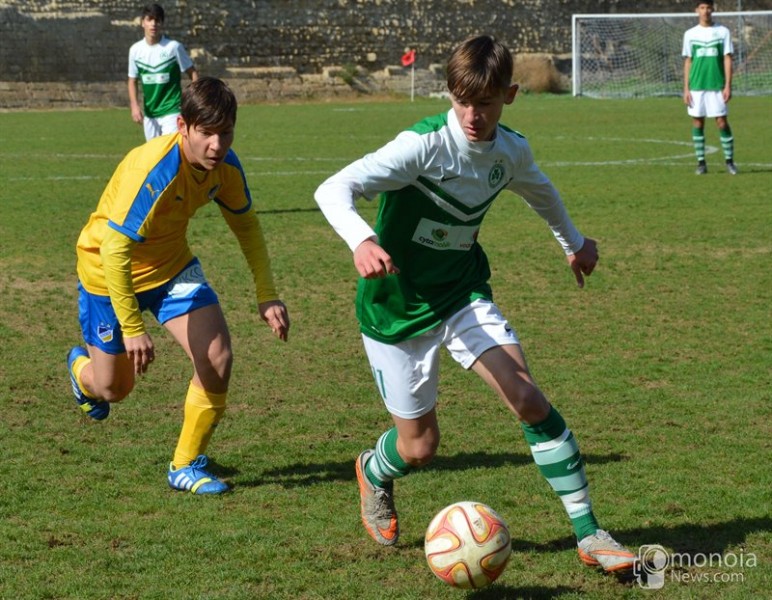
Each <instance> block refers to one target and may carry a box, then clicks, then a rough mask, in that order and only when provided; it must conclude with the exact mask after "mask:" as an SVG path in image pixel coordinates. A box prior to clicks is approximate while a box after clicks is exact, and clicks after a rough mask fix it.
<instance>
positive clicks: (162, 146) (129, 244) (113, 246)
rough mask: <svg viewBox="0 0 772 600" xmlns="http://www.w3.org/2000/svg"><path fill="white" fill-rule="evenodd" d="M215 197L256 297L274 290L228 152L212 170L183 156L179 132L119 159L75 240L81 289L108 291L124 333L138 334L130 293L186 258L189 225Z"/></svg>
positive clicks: (160, 279) (163, 277) (169, 274)
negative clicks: (244, 261)
mask: <svg viewBox="0 0 772 600" xmlns="http://www.w3.org/2000/svg"><path fill="white" fill-rule="evenodd" d="M212 201H214V202H216V203H217V204H218V205H219V207H220V210H221V212H222V214H223V216H224V218H225V219H226V221H227V223H228V225H229V227H230V229H231V230H232V231H233V233H234V234H235V235H236V237H237V239H238V241H239V245H240V246H241V249H242V251H243V253H244V255H245V257H246V259H247V263H248V264H249V267H250V270H251V271H252V274H253V278H254V281H255V288H256V295H257V301H258V303H261V302H267V301H269V300H276V299H278V296H277V294H276V289H275V287H274V284H273V277H272V274H271V269H270V262H269V259H268V252H267V249H266V246H265V240H264V238H263V234H262V229H261V227H260V222H259V220H258V218H257V214H256V213H255V211H254V209H253V207H252V198H251V195H250V192H249V188H248V187H247V183H246V177H245V176H244V171H243V169H242V167H241V163H240V162H239V160H238V157H237V156H236V153H235V152H234V151H233V150H229V152H228V154H227V156H226V157H225V160H224V161H223V162H222V163H220V164H219V165H218V166H217V167H216V168H215V169H213V170H212V171H202V170H198V169H196V168H194V167H193V166H192V165H191V164H189V163H188V162H187V160H186V159H185V156H184V153H183V149H182V136H181V135H180V134H173V135H165V136H160V137H157V138H154V139H152V140H150V141H149V142H147V143H146V144H143V145H142V146H139V147H137V148H135V149H133V150H132V151H131V152H129V153H128V154H127V155H126V157H125V158H124V159H123V161H121V163H120V164H119V165H118V167H117V169H116V170H115V173H113V176H112V178H111V179H110V182H109V183H108V184H107V187H106V188H105V190H104V192H103V193H102V197H101V198H100V200H99V203H98V205H97V207H96V210H95V211H94V212H93V213H91V216H90V218H89V220H88V223H86V226H85V227H84V228H83V230H82V231H81V233H80V237H79V238H78V243H77V255H78V265H77V269H78V278H79V279H80V282H81V283H82V284H83V287H84V288H85V289H86V291H88V292H90V293H92V294H96V295H101V296H110V298H111V301H112V304H113V306H114V308H115V311H116V314H117V316H118V320H119V321H120V323H121V326H122V328H123V330H124V335H126V336H127V337H133V336H136V335H140V334H141V333H144V326H143V325H142V319H141V316H140V312H139V308H138V304H137V302H136V298H135V297H134V294H136V293H138V292H143V291H147V290H151V289H154V288H156V287H158V286H159V285H163V284H164V283H166V282H167V281H169V280H170V279H172V278H173V277H174V276H175V275H177V273H179V272H180V271H181V270H182V269H183V268H184V267H185V266H186V265H187V264H188V263H189V262H190V261H191V260H192V259H193V253H192V252H191V250H190V247H189V246H188V241H187V236H186V233H187V228H188V222H189V221H190V218H191V217H192V216H193V214H194V213H195V212H196V211H197V210H198V209H199V208H200V207H202V206H204V205H205V204H207V203H209V202H212Z"/></svg>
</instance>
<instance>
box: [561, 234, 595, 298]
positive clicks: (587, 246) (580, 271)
mask: <svg viewBox="0 0 772 600" xmlns="http://www.w3.org/2000/svg"><path fill="white" fill-rule="evenodd" d="M598 258H599V256H598V244H597V243H596V242H595V240H593V239H591V238H588V237H586V238H584V245H583V246H582V248H581V249H580V250H577V251H576V252H575V253H574V254H569V255H568V264H569V266H570V267H571V270H572V271H573V272H574V276H575V277H576V284H577V285H578V286H579V287H580V288H583V287H584V276H585V275H590V274H591V273H592V272H593V270H594V269H595V265H596V264H598Z"/></svg>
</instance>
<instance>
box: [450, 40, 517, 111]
mask: <svg viewBox="0 0 772 600" xmlns="http://www.w3.org/2000/svg"><path fill="white" fill-rule="evenodd" d="M513 72H514V59H513V58H512V53H511V52H510V51H509V50H508V49H507V47H506V46H504V44H502V43H501V42H499V41H497V40H496V39H495V38H493V37H491V36H489V35H481V36H477V37H471V38H468V39H466V40H464V41H463V42H461V43H460V44H459V45H458V46H457V47H456V48H455V49H454V50H453V52H452V53H451V55H450V58H449V59H448V68H447V75H448V91H449V92H450V93H451V94H452V95H453V96H454V97H455V98H457V99H459V100H468V99H469V98H475V97H478V96H482V95H488V94H495V93H499V92H501V91H504V90H506V89H507V88H508V87H509V86H510V85H511V84H512V75H513Z"/></svg>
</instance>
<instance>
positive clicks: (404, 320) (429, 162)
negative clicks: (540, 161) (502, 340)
mask: <svg viewBox="0 0 772 600" xmlns="http://www.w3.org/2000/svg"><path fill="white" fill-rule="evenodd" d="M504 190H510V191H512V192H515V193H516V194H518V195H520V196H521V197H522V198H523V199H524V200H525V201H526V203H527V204H528V205H529V206H530V207H531V208H532V209H533V210H535V211H536V212H537V214H539V216H541V217H542V218H543V219H544V220H545V221H546V222H547V224H548V226H549V227H550V228H551V230H552V232H553V234H554V236H555V237H556V239H557V240H558V242H559V243H560V244H561V246H562V247H563V249H564V251H565V252H566V253H567V254H568V253H573V252H576V251H578V250H579V249H581V247H582V245H583V244H584V238H583V237H582V236H581V234H580V233H579V232H578V231H577V229H576V228H575V227H574V225H573V223H572V222H571V219H570V217H569V216H568V213H567V211H566V209H565V206H564V205H563V202H562V200H561V198H560V195H559V194H558V192H557V190H556V189H555V187H554V186H553V185H552V183H551V182H550V180H549V179H548V178H547V176H546V175H544V173H543V172H542V171H541V170H540V169H539V168H538V166H537V165H536V163H535V162H534V159H533V154H532V152H531V149H530V146H529V145H528V142H527V141H526V139H525V138H524V137H523V136H522V135H520V134H519V133H517V132H515V131H512V130H510V129H507V128H506V127H504V126H502V125H499V127H498V129H497V132H496V135H495V138H494V139H493V141H490V142H469V141H468V140H467V139H466V136H465V135H464V132H463V130H462V128H461V126H460V125H459V123H458V120H457V118H456V116H455V113H454V112H453V110H450V111H449V112H448V113H444V114H440V115H437V116H434V117H429V118H427V119H424V120H423V121H421V122H419V123H417V124H416V125H414V126H413V127H411V128H410V129H408V130H406V131H403V132H402V133H400V134H399V135H398V136H397V137H396V138H395V139H394V140H392V141H391V142H389V143H387V144H386V145H385V146H383V147H382V148H380V149H379V150H377V151H375V152H373V153H371V154H368V155H366V156H364V157H363V158H361V159H359V160H357V161H355V162H353V163H351V164H350V165H348V166H347V167H345V168H343V169H342V170H341V171H339V172H338V173H336V174H335V175H333V176H332V177H330V178H329V179H328V180H327V181H325V182H324V183H323V184H322V185H320V186H319V188H318V189H317V192H316V195H315V198H316V201H317V203H318V204H319V207H320V208H321V210H322V212H323V213H324V215H325V217H326V218H327V220H328V221H329V222H330V224H331V225H332V226H333V228H334V229H335V231H336V232H337V233H338V234H339V235H340V236H341V237H342V238H343V239H344V240H345V241H346V243H347V244H348V246H349V248H351V250H352V251H353V250H355V249H356V248H357V246H359V244H361V243H362V242H363V241H365V240H366V239H368V238H370V237H371V236H373V235H377V238H378V243H379V244H380V245H381V246H382V247H383V248H384V250H386V252H388V253H389V254H390V256H391V257H392V259H393V262H394V264H395V265H396V266H397V267H398V268H399V269H400V273H399V274H396V275H389V276H387V277H385V278H380V279H364V278H360V279H359V282H358V286H357V298H356V314H357V318H358V320H359V324H360V329H361V331H362V333H363V334H364V335H366V336H368V337H371V338H373V339H375V340H378V341H381V342H384V343H397V342H399V341H402V340H405V339H408V338H411V337H414V336H417V335H420V334H422V333H424V332H426V331H428V330H430V329H432V328H433V327H436V326H437V325H439V324H440V323H441V322H442V321H443V320H444V319H446V318H447V317H449V316H451V315H452V314H454V313H455V312H457V311H458V310H460V309H461V308H463V307H464V306H466V305H467V304H469V303H471V302H472V301H473V300H475V299H478V298H487V299H490V300H492V299H493V297H492V291H491V288H490V285H489V283H488V279H489V278H490V275H491V272H490V267H489V264H488V258H487V256H486V254H485V252H484V251H483V249H482V247H481V246H480V244H479V243H478V241H477V236H478V232H479V230H480V226H481V224H482V221H483V219H484V218H485V215H486V214H487V212H488V210H489V209H490V207H491V205H492V203H493V201H494V200H495V199H496V197H497V196H498V195H499V194H500V193H501V192H502V191H504ZM379 195H380V207H379V211H378V217H377V220H376V223H375V227H374V229H373V228H371V227H370V225H369V224H368V223H367V222H366V221H364V219H362V218H361V217H360V216H359V214H358V213H357V212H356V209H355V206H354V202H355V200H356V199H357V198H359V197H364V198H366V199H368V200H372V199H374V198H375V197H377V196H379ZM516 235H517V234H516V232H515V230H514V229H513V230H512V237H513V241H515V242H516Z"/></svg>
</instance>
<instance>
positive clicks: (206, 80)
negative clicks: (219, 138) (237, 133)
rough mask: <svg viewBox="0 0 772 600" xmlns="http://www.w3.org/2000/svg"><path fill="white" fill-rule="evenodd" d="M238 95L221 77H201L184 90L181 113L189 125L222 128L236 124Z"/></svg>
mask: <svg viewBox="0 0 772 600" xmlns="http://www.w3.org/2000/svg"><path fill="white" fill-rule="evenodd" d="M237 106H238V104H237V102H236V96H235V95H234V93H233V91H232V90H231V89H230V88H229V87H228V84H226V83H225V82H224V81H222V80H221V79H217V78H216V77H199V78H198V79H196V81H194V82H193V83H191V84H190V85H189V86H188V87H186V88H185V89H184V90H183V91H182V105H181V107H180V114H181V115H182V118H183V119H184V120H185V124H186V125H187V126H188V127H195V126H198V127H206V128H208V129H214V130H221V129H226V128H228V127H233V126H234V125H235V124H236V109H237Z"/></svg>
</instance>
